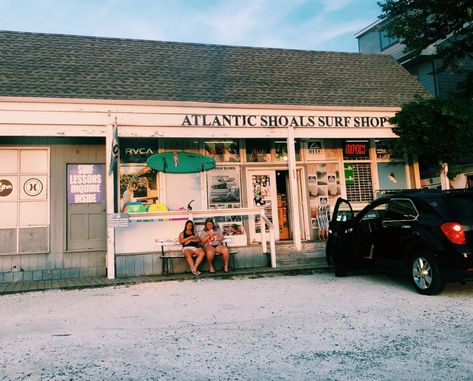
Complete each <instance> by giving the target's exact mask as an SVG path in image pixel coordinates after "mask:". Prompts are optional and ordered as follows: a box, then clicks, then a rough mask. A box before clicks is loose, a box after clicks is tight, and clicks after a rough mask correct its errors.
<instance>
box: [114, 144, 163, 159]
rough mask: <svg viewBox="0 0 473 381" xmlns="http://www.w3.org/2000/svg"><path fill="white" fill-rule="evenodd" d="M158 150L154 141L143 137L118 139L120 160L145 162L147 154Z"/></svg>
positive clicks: (152, 153)
mask: <svg viewBox="0 0 473 381" xmlns="http://www.w3.org/2000/svg"><path fill="white" fill-rule="evenodd" d="M157 152H158V147H157V143H156V141H152V140H149V139H147V140H144V139H130V140H127V139H122V140H121V141H120V162H122V163H146V160H147V159H148V157H149V156H151V155H154V154H155V153H157Z"/></svg>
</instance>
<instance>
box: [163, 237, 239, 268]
mask: <svg viewBox="0 0 473 381" xmlns="http://www.w3.org/2000/svg"><path fill="white" fill-rule="evenodd" d="M155 242H156V245H157V246H161V256H160V258H161V260H162V263H163V267H162V273H163V275H171V274H173V273H174V259H184V254H183V253H182V245H181V244H180V243H179V241H178V240H176V239H174V240H172V239H170V240H161V239H156V241H155ZM227 243H228V242H227V240H224V244H225V245H227ZM170 246H177V247H178V249H176V250H173V251H168V252H166V251H165V250H164V248H165V247H170ZM229 253H230V263H229V270H232V271H233V270H234V269H235V255H237V254H238V251H237V250H232V249H231V248H230V247H229ZM219 255H221V254H220V253H215V256H219ZM194 257H195V256H194Z"/></svg>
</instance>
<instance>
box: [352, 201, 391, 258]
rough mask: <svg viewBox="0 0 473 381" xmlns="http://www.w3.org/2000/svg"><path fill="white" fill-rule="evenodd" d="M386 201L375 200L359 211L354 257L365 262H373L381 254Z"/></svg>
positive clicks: (383, 247)
mask: <svg viewBox="0 0 473 381" xmlns="http://www.w3.org/2000/svg"><path fill="white" fill-rule="evenodd" d="M387 207H388V201H387V200H386V201H377V202H374V203H373V204H371V205H370V206H368V207H367V208H365V209H364V210H363V211H361V212H360V215H359V222H358V224H356V226H355V227H356V235H357V240H356V243H357V245H356V258H357V259H358V260H360V261H361V262H364V263H366V264H374V263H376V262H377V260H378V258H379V257H380V256H382V255H383V251H384V250H385V244H384V242H383V238H382V234H383V232H382V221H383V220H384V219H385V216H386V210H387Z"/></svg>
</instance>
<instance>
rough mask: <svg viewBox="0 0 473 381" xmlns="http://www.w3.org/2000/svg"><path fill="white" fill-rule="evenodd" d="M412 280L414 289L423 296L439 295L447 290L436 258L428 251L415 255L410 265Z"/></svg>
mask: <svg viewBox="0 0 473 381" xmlns="http://www.w3.org/2000/svg"><path fill="white" fill-rule="evenodd" d="M409 276H410V279H411V282H412V284H413V285H414V288H415V289H416V291H417V292H418V293H419V294H422V295H437V294H440V293H441V292H442V291H443V289H444V288H445V282H444V280H443V278H442V275H441V274H440V270H439V268H438V265H437V261H436V260H435V258H434V257H433V256H432V255H431V254H430V253H428V252H427V251H424V250H422V251H419V252H418V253H416V254H414V256H413V257H412V260H411V265H410V274H409Z"/></svg>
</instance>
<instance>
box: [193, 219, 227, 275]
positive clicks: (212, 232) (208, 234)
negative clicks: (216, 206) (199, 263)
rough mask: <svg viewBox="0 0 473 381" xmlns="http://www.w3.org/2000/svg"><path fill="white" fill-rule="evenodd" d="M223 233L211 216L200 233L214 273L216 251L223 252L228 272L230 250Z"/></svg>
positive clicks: (225, 267)
mask: <svg viewBox="0 0 473 381" xmlns="http://www.w3.org/2000/svg"><path fill="white" fill-rule="evenodd" d="M224 238H225V237H224V236H223V234H222V233H221V232H220V230H219V229H217V228H216V227H215V224H214V221H213V220H212V219H211V218H207V219H206V220H205V226H204V229H203V230H202V232H201V233H200V239H201V241H202V243H203V244H204V248H205V252H206V254H207V262H208V263H209V272H211V273H214V272H215V269H214V266H213V259H214V256H215V253H219V254H222V258H223V271H224V272H226V273H228V262H229V259H230V252H229V251H228V247H227V246H225V245H224V244H223V240H224Z"/></svg>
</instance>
